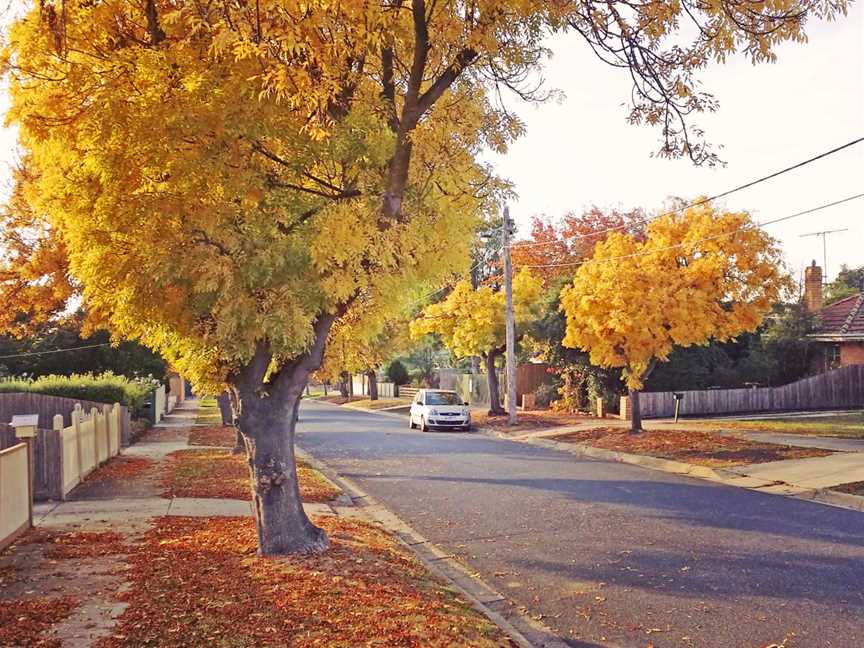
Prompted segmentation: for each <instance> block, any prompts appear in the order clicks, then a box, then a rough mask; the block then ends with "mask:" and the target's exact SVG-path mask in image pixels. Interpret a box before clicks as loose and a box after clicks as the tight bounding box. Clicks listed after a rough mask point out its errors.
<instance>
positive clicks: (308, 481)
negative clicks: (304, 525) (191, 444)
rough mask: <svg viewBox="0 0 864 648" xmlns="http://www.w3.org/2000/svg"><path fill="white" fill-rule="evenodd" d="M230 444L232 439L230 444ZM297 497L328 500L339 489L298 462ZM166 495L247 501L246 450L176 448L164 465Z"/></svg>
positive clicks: (309, 499) (313, 470) (248, 485)
mask: <svg viewBox="0 0 864 648" xmlns="http://www.w3.org/2000/svg"><path fill="white" fill-rule="evenodd" d="M231 445H232V446H233V445H234V444H233V441H232V443H231ZM297 479H298V481H299V483H300V498H301V499H302V500H303V501H304V502H329V501H331V500H333V499H335V498H336V497H338V496H339V494H340V493H341V491H340V490H339V489H338V488H336V487H335V486H333V485H332V484H331V483H330V482H329V481H327V480H326V479H325V478H324V477H323V476H322V475H321V474H320V473H319V472H318V471H317V470H315V469H313V468H311V467H309V466H308V465H307V464H305V463H303V462H302V461H298V462H297ZM162 483H163V486H164V487H165V493H164V495H165V497H207V498H226V499H242V500H248V499H250V498H251V496H252V490H251V486H250V482H249V464H248V460H247V458H246V454H245V453H232V452H230V451H228V450H222V449H212V448H208V449H203V448H202V449H194V450H178V451H176V452H173V453H171V454H170V455H168V463H167V464H166V466H165V468H164V473H163V479H162Z"/></svg>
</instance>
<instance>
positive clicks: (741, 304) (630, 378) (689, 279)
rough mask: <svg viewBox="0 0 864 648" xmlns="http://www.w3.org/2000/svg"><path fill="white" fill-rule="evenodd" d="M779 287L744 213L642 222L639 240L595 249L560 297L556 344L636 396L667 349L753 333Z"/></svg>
mask: <svg viewBox="0 0 864 648" xmlns="http://www.w3.org/2000/svg"><path fill="white" fill-rule="evenodd" d="M788 287H789V279H788V277H787V275H785V274H784V271H783V269H782V257H781V252H780V250H779V248H778V247H777V244H776V241H774V240H773V239H772V238H771V237H770V236H769V235H768V234H767V233H765V232H764V231H763V230H761V229H760V228H759V227H758V226H757V225H756V224H755V223H754V222H753V220H752V219H751V218H750V215H749V214H747V213H746V212H726V211H720V210H716V209H715V208H713V207H712V206H711V205H709V204H703V205H700V206H697V207H689V208H687V209H685V210H684V211H683V212H681V213H680V214H670V215H666V216H662V217H660V218H657V219H656V220H653V221H651V222H650V223H649V224H648V225H647V230H646V237H645V239H644V240H643V241H640V240H638V239H637V238H636V237H634V236H632V235H630V234H624V233H618V232H616V233H612V234H610V235H609V237H608V238H607V239H606V240H605V241H604V242H602V243H599V244H598V245H597V247H596V249H595V251H594V256H593V257H592V259H590V260H589V261H587V262H586V263H585V264H584V265H582V266H581V267H580V268H579V270H578V271H577V272H576V276H575V278H574V280H573V283H572V285H570V286H568V287H567V288H565V289H564V291H563V292H562V294H561V309H562V310H563V311H564V313H565V314H566V316H567V330H566V335H565V337H564V344H565V345H567V346H570V347H578V348H581V349H585V350H587V351H588V352H589V353H590V358H591V362H592V363H594V364H596V365H599V366H604V367H621V368H622V369H623V377H624V379H625V380H626V382H627V385H628V387H629V388H630V389H634V390H637V389H640V388H641V387H642V384H643V381H644V379H645V375H646V373H648V372H649V370H650V368H651V366H652V364H653V363H654V362H655V361H664V360H666V359H667V358H668V357H669V354H670V353H671V352H672V350H673V349H674V348H675V347H687V346H691V345H699V344H705V343H706V342H708V341H709V340H717V341H724V340H729V339H731V338H734V337H735V336H736V335H738V334H739V333H743V332H745V331H754V330H755V329H756V327H757V326H758V325H759V324H760V323H761V321H762V319H763V318H764V317H765V315H766V314H767V313H769V312H770V311H771V308H772V306H773V305H774V304H775V303H776V302H778V301H780V298H781V295H782V293H783V291H784V289H786V288H788Z"/></svg>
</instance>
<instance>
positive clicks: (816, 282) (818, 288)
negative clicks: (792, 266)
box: [804, 260, 822, 313]
mask: <svg viewBox="0 0 864 648" xmlns="http://www.w3.org/2000/svg"><path fill="white" fill-rule="evenodd" d="M804 309H805V310H806V311H807V312H808V313H818V312H819V311H820V310H822V268H820V267H819V266H817V265H816V261H815V260H814V261H813V263H812V264H811V265H809V266H807V267H806V268H804Z"/></svg>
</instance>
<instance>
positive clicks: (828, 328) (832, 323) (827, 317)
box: [814, 292, 864, 338]
mask: <svg viewBox="0 0 864 648" xmlns="http://www.w3.org/2000/svg"><path fill="white" fill-rule="evenodd" d="M819 319H820V324H819V327H818V328H817V329H816V331H815V332H814V333H815V335H817V336H822V335H842V336H843V337H855V338H857V337H861V338H864V292H862V293H858V294H857V295H852V296H851V297H847V298H846V299H841V300H840V301H837V302H834V303H833V304H829V305H828V306H826V307H825V308H823V309H822V312H821V313H819Z"/></svg>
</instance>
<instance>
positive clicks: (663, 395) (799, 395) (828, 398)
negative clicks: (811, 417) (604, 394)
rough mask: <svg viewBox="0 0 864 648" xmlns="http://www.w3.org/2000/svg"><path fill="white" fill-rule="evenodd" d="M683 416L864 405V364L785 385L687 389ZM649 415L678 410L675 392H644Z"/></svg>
mask: <svg viewBox="0 0 864 648" xmlns="http://www.w3.org/2000/svg"><path fill="white" fill-rule="evenodd" d="M680 393H683V394H684V398H683V399H682V400H681V408H680V415H681V416H711V415H722V414H749V413H760V412H765V413H767V412H787V411H795V410H820V409H847V408H850V409H854V408H860V407H864V365H849V366H847V367H841V368H839V369H834V370H832V371H828V372H825V373H822V374H819V375H816V376H811V377H809V378H804V379H802V380H798V381H796V382H793V383H789V384H788V385H783V386H781V387H757V388H755V389H704V390H698V391H684V392H680ZM639 406H640V408H641V410H642V416H643V417H645V418H666V417H670V416H673V415H674V414H675V398H674V392H643V393H641V394H640V395H639Z"/></svg>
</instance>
